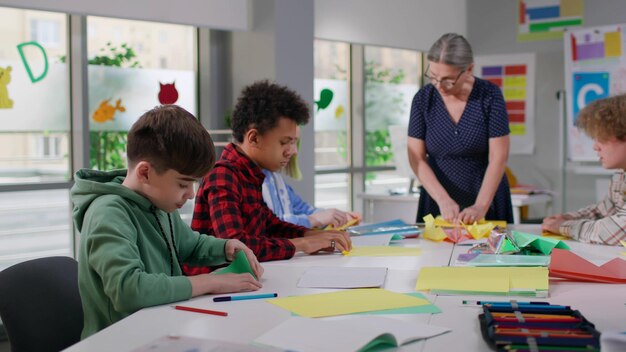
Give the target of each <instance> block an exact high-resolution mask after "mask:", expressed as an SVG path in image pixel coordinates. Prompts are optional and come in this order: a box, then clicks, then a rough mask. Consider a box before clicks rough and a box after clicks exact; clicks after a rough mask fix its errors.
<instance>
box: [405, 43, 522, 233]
mask: <svg viewBox="0 0 626 352" xmlns="http://www.w3.org/2000/svg"><path fill="white" fill-rule="evenodd" d="M473 68H474V58H473V54H472V48H471V46H470V45H469V43H468V42H467V40H466V39H465V38H464V37H463V36H461V35H459V34H456V33H448V34H444V35H443V36H442V37H441V38H439V39H438V40H437V41H436V42H435V43H434V44H433V46H432V47H431V48H430V50H429V52H428V68H427V69H426V73H425V75H424V79H425V80H426V82H428V83H429V84H427V85H425V86H424V87H423V88H422V89H420V90H419V91H418V92H417V94H415V97H414V98H413V103H412V105H411V119H410V122H409V131H408V134H409V139H408V143H407V145H408V152H409V161H410V164H411V168H412V169H413V172H415V175H416V176H417V177H418V178H419V180H420V182H421V184H422V187H421V188H420V198H419V207H418V210H417V221H418V222H421V221H422V218H423V217H424V216H425V215H428V214H432V215H433V216H436V215H439V214H441V215H442V216H443V218H444V219H445V220H447V221H450V222H452V223H458V222H459V221H463V222H464V223H473V222H474V221H479V220H481V219H483V218H486V219H488V220H506V221H507V222H513V210H512V206H511V193H510V189H509V185H508V182H507V180H506V177H505V175H504V169H505V167H506V161H507V158H508V155H509V133H510V130H509V118H508V115H507V112H506V105H505V103H504V98H503V96H502V92H501V91H500V88H498V86H496V85H495V84H493V83H491V82H489V81H485V80H482V79H480V78H477V77H474V76H473V75H472V69H473Z"/></svg>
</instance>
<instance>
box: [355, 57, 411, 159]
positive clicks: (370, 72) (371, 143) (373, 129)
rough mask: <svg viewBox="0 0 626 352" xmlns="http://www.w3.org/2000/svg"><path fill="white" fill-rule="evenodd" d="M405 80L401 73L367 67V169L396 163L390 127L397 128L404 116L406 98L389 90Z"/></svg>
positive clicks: (366, 65) (370, 65)
mask: <svg viewBox="0 0 626 352" xmlns="http://www.w3.org/2000/svg"><path fill="white" fill-rule="evenodd" d="M404 77H405V73H404V71H403V70H401V69H400V70H395V69H390V68H386V69H383V68H381V67H380V64H378V63H376V62H374V61H368V62H366V63H365V116H366V117H367V118H366V121H365V123H366V126H365V164H366V166H384V165H389V164H390V163H392V162H393V151H392V148H391V139H390V137H389V129H388V127H389V126H390V125H394V124H397V123H398V118H399V117H401V115H402V114H403V112H404V109H403V106H402V105H403V102H404V97H403V93H402V92H401V91H399V90H395V89H390V85H399V84H400V83H401V82H402V80H403V79H404Z"/></svg>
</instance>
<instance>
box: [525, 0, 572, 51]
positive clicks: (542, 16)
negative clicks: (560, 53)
mask: <svg viewBox="0 0 626 352" xmlns="http://www.w3.org/2000/svg"><path fill="white" fill-rule="evenodd" d="M517 4H518V6H517V8H518V20H517V40H518V41H528V40H556V39H561V38H562V37H563V32H564V31H565V30H567V29H571V28H576V27H580V26H581V25H582V24H583V14H584V4H583V0H518V1H517Z"/></svg>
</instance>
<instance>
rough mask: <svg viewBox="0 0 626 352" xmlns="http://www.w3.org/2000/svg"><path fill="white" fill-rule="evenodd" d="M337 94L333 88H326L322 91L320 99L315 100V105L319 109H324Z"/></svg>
mask: <svg viewBox="0 0 626 352" xmlns="http://www.w3.org/2000/svg"><path fill="white" fill-rule="evenodd" d="M334 95H335V94H334V93H333V91H332V90H331V89H328V88H324V89H322V90H321V91H320V100H316V101H315V105H317V111H320V110H324V109H326V108H327V107H328V105H330V103H331V102H332V101H333V96H334Z"/></svg>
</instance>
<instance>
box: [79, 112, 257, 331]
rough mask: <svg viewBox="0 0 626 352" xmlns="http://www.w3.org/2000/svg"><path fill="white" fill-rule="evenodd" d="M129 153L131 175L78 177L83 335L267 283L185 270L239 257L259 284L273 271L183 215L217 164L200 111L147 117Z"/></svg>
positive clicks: (135, 130)
mask: <svg viewBox="0 0 626 352" xmlns="http://www.w3.org/2000/svg"><path fill="white" fill-rule="evenodd" d="M127 157H128V170H118V171H110V172H104V171H95V170H85V169H83V170H80V171H78V172H77V173H76V184H75V185H74V187H72V190H71V196H72V202H73V203H74V210H73V216H74V223H75V225H76V227H77V228H78V230H79V231H80V232H81V241H80V249H79V264H78V265H79V266H78V282H79V290H80V296H81V299H82V305H83V311H84V328H83V332H82V338H83V339H84V338H86V337H87V336H90V335H92V334H94V333H96V332H97V331H99V330H101V329H103V328H105V327H107V326H109V325H111V324H113V323H115V322H116V321H118V320H120V319H122V318H124V317H126V316H128V315H130V314H132V313H133V312H135V311H138V310H140V309H142V308H145V307H149V306H155V305H160V304H167V303H171V302H175V301H180V300H186V299H189V298H191V297H195V296H199V295H202V294H206V293H226V292H240V291H249V290H258V289H259V288H260V287H261V283H260V282H259V281H258V280H257V279H255V278H254V277H253V276H252V275H250V274H222V275H216V274H202V275H197V276H193V277H187V276H183V274H182V271H181V266H180V263H181V262H193V263H197V264H199V265H219V264H222V263H224V262H225V261H230V260H232V259H233V258H234V256H235V254H236V252H238V251H244V253H245V254H246V257H247V258H248V261H249V262H250V265H251V267H252V269H253V271H254V273H255V275H256V277H257V278H259V279H260V277H261V275H262V273H263V268H262V267H261V266H260V264H259V262H258V261H257V259H256V257H255V256H254V254H253V253H252V251H251V250H250V249H249V248H248V247H246V246H245V245H244V244H243V243H241V242H240V241H238V240H224V239H217V238H215V237H213V236H200V235H199V234H198V233H197V232H194V231H192V230H191V229H190V228H189V226H187V224H185V223H184V222H183V221H182V219H181V218H180V215H179V214H178V211H177V209H179V208H181V207H182V206H183V205H184V204H185V202H186V201H187V200H188V199H191V198H193V196H194V188H193V185H194V182H195V181H196V180H197V179H198V178H201V177H203V176H204V175H205V174H206V173H207V172H208V171H209V170H210V169H211V168H212V167H213V164H214V162H215V150H214V148H213V141H212V140H211V137H210V136H209V133H208V132H207V131H206V129H204V127H202V125H201V124H200V122H198V120H197V119H196V118H195V117H194V116H193V115H192V114H190V113H189V112H187V111H186V110H184V109H183V108H181V107H178V106H175V105H164V106H160V107H156V108H154V109H152V110H150V111H148V112H146V113H145V114H144V115H143V116H141V118H140V119H139V120H137V122H135V124H134V125H133V126H132V128H131V130H130V131H129V133H128V144H127Z"/></svg>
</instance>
